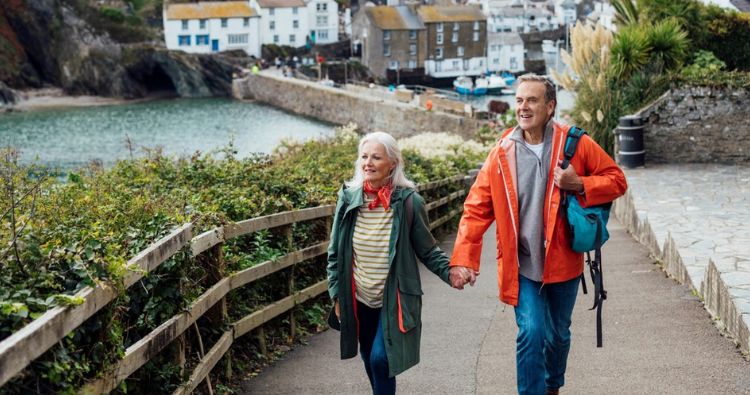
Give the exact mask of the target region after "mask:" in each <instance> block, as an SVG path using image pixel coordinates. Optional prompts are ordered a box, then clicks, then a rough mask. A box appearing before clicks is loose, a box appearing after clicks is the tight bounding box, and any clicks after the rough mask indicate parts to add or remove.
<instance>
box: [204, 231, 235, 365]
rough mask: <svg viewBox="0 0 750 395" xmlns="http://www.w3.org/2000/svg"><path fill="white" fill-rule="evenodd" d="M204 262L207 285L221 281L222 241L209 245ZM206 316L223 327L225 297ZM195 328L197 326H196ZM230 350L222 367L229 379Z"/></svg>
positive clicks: (223, 274)
mask: <svg viewBox="0 0 750 395" xmlns="http://www.w3.org/2000/svg"><path fill="white" fill-rule="evenodd" d="M207 258H208V261H207V262H206V265H205V267H206V274H207V276H206V277H207V282H208V284H207V286H209V287H210V286H212V285H214V284H216V283H217V282H219V281H221V280H222V279H223V278H224V276H225V275H226V271H227V270H226V262H224V243H218V244H216V245H215V246H213V247H211V249H210V252H209V253H208V254H207ZM206 318H207V319H208V320H209V322H211V326H212V327H214V328H224V326H225V325H226V324H227V322H228V321H227V320H228V318H229V316H228V313H227V298H226V296H225V297H223V298H221V300H219V301H218V302H217V303H216V304H215V305H214V306H213V307H212V308H211V309H210V310H209V311H208V312H207V313H206ZM196 329H197V327H196ZM231 352H232V351H231V350H229V351H227V353H226V355H225V356H224V361H226V366H225V367H224V376H225V377H226V378H227V379H230V378H231V376H232V362H231V361H232V355H231Z"/></svg>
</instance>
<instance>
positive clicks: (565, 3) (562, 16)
mask: <svg viewBox="0 0 750 395" xmlns="http://www.w3.org/2000/svg"><path fill="white" fill-rule="evenodd" d="M576 8H577V7H576V2H575V1H574V0H557V1H556V2H555V16H556V17H557V21H558V22H559V23H560V24H561V25H573V24H575V23H576V19H578V11H577V9H576Z"/></svg>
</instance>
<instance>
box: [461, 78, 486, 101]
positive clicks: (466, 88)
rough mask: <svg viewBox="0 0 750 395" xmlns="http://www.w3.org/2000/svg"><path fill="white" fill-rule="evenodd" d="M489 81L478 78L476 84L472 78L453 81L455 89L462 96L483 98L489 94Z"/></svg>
mask: <svg viewBox="0 0 750 395" xmlns="http://www.w3.org/2000/svg"><path fill="white" fill-rule="evenodd" d="M487 85H488V81H487V79H486V78H482V77H479V78H477V81H476V84H475V83H474V82H473V81H472V80H471V77H467V76H461V77H458V78H456V79H455V80H453V89H455V90H456V92H458V93H459V94H461V95H474V96H482V95H486V94H487Z"/></svg>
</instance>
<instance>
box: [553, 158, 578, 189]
mask: <svg viewBox="0 0 750 395" xmlns="http://www.w3.org/2000/svg"><path fill="white" fill-rule="evenodd" d="M561 164H562V161H558V162H557V167H555V174H554V181H555V185H556V186H557V187H558V188H560V189H562V190H564V191H573V192H578V193H582V192H583V180H581V177H578V174H577V173H576V169H575V168H574V167H573V165H572V164H569V165H568V168H567V169H565V170H563V169H562V167H560V165H561Z"/></svg>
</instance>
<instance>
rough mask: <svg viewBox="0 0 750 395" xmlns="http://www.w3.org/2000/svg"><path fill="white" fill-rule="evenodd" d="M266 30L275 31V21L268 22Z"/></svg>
mask: <svg viewBox="0 0 750 395" xmlns="http://www.w3.org/2000/svg"><path fill="white" fill-rule="evenodd" d="M268 28H269V29H271V30H275V29H276V22H275V21H271V22H268Z"/></svg>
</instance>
